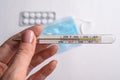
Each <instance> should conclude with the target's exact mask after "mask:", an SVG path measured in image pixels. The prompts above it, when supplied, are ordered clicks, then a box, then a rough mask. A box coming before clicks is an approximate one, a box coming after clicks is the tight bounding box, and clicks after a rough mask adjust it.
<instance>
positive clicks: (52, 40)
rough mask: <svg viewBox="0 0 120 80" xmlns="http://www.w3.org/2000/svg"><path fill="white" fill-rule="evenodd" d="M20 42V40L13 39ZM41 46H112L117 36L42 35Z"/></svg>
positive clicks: (40, 38) (40, 37) (38, 39)
mask: <svg viewBox="0 0 120 80" xmlns="http://www.w3.org/2000/svg"><path fill="white" fill-rule="evenodd" d="M13 40H14V41H20V40H21V39H20V38H17V39H13ZM37 41H38V43H40V44H112V43H113V42H114V41H115V36H113V35H112V34H85V35H41V36H39V37H37Z"/></svg>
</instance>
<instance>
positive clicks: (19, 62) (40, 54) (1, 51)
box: [0, 26, 57, 80]
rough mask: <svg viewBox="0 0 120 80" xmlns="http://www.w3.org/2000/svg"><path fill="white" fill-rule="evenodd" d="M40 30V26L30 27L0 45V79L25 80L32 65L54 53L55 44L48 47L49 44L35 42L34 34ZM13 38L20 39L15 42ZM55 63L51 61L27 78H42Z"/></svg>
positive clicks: (37, 79)
mask: <svg viewBox="0 0 120 80" xmlns="http://www.w3.org/2000/svg"><path fill="white" fill-rule="evenodd" d="M41 31H42V27H41V26H33V27H30V28H28V29H26V30H24V31H22V32H20V33H18V34H16V35H14V36H13V37H11V38H10V39H8V40H7V41H6V42H5V43H4V44H3V45H2V46H0V77H1V80H25V78H26V76H27V74H28V73H29V72H30V71H31V70H32V69H33V68H34V67H36V66H37V65H38V64H40V63H42V62H43V61H44V60H46V59H47V58H49V57H51V56H53V55H54V54H55V53H56V51H57V46H55V45H54V46H51V47H48V46H49V44H44V45H43V44H37V43H36V36H38V35H39V34H40V33H41ZM15 38H22V41H21V42H20V43H19V42H15V41H13V39H15ZM56 64H57V61H56V60H53V61H51V62H50V63H48V64H47V65H45V66H44V67H43V68H42V69H40V70H39V71H38V72H37V73H35V74H33V75H32V76H30V78H29V79H28V80H44V79H45V78H46V77H47V76H48V75H49V74H50V73H51V72H52V71H53V70H54V69H55V67H56Z"/></svg>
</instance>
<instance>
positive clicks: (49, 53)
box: [29, 45, 58, 71]
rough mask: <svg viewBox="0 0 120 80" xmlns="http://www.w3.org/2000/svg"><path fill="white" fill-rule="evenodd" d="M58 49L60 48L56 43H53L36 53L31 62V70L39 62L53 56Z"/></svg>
mask: <svg viewBox="0 0 120 80" xmlns="http://www.w3.org/2000/svg"><path fill="white" fill-rule="evenodd" d="M57 50H58V47H57V46H56V45H53V46H51V47H49V48H46V49H45V50H43V51H41V52H39V53H37V54H35V55H34V57H33V58H32V61H31V63H30V69H29V71H30V70H31V69H33V68H34V67H36V66H37V65H38V64H40V63H42V62H43V61H44V60H46V59H48V58H49V57H51V56H53V55H54V54H55V53H56V52H57Z"/></svg>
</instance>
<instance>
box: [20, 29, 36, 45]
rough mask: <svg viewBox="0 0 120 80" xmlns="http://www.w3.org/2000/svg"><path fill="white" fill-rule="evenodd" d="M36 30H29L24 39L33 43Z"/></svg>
mask: <svg viewBox="0 0 120 80" xmlns="http://www.w3.org/2000/svg"><path fill="white" fill-rule="evenodd" d="M33 35H34V32H33V31H32V30H27V31H25V33H24V34H23V37H22V41H23V42H27V43H32V41H33Z"/></svg>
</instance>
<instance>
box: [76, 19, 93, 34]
mask: <svg viewBox="0 0 120 80" xmlns="http://www.w3.org/2000/svg"><path fill="white" fill-rule="evenodd" d="M75 23H76V25H77V27H78V28H79V30H80V33H81V34H87V33H85V30H90V29H89V28H91V27H92V25H91V21H85V20H82V19H76V18H75ZM85 28H86V29H85Z"/></svg>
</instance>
